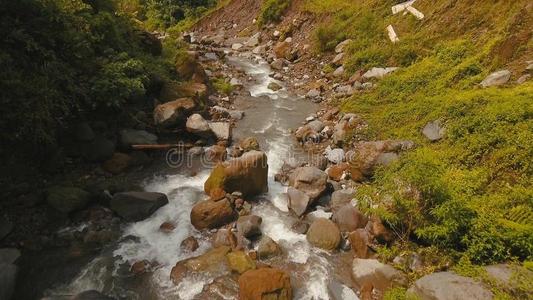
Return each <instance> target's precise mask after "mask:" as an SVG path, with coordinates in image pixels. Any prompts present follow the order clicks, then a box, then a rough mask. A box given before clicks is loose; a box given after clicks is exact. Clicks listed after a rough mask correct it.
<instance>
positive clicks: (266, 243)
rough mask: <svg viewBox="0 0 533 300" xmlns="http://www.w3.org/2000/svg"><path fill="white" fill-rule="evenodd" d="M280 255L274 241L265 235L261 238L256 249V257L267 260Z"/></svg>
mask: <svg viewBox="0 0 533 300" xmlns="http://www.w3.org/2000/svg"><path fill="white" fill-rule="evenodd" d="M280 254H281V248H280V247H279V245H278V244H277V243H276V242H274V240H272V239H271V238H270V237H268V236H266V235H265V236H263V238H261V240H260V241H259V245H258V247H257V256H258V257H259V259H268V258H271V257H274V256H278V255H280Z"/></svg>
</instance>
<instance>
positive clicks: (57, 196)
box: [46, 186, 90, 213]
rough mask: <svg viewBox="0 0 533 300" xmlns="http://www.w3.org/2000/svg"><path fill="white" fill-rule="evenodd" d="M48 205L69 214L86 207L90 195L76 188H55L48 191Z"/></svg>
mask: <svg viewBox="0 0 533 300" xmlns="http://www.w3.org/2000/svg"><path fill="white" fill-rule="evenodd" d="M46 201H47V202H48V205H50V206H52V207H53V208H55V209H56V210H58V211H60V212H63V213H70V212H73V211H75V210H79V209H82V208H84V207H85V206H87V204H88V203H89V201H90V194H89V193H88V192H86V191H85V190H82V189H80V188H76V187H62V186H56V187H52V188H50V189H49V190H48V196H47V198H46Z"/></svg>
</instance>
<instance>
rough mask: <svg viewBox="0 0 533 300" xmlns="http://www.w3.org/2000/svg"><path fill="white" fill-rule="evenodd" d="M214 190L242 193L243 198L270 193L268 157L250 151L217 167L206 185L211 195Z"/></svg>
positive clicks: (205, 188) (206, 190)
mask: <svg viewBox="0 0 533 300" xmlns="http://www.w3.org/2000/svg"><path fill="white" fill-rule="evenodd" d="M214 189H223V190H224V191H226V192H228V193H232V192H235V191H240V192H242V193H243V196H254V195H258V194H261V193H265V192H267V191H268V164H267V157H266V154H265V153H264V152H261V151H255V150H252V151H249V152H246V153H245V154H243V156H241V157H239V158H237V159H233V160H231V161H228V162H224V163H221V164H219V165H217V166H216V167H215V168H214V169H213V171H212V172H211V175H210V176H209V178H208V179H207V181H206V182H205V184H204V190H205V192H206V193H207V194H211V191H212V190H214Z"/></svg>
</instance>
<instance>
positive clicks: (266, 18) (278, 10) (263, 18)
mask: <svg viewBox="0 0 533 300" xmlns="http://www.w3.org/2000/svg"><path fill="white" fill-rule="evenodd" d="M290 4H291V1H290V0H265V1H264V2H263V5H262V6H261V13H260V15H259V24H260V25H265V24H268V23H272V22H277V21H279V20H280V19H281V16H282V15H283V12H284V11H285V10H286V9H287V8H288V7H289V5H290Z"/></svg>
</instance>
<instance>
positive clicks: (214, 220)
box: [191, 199, 236, 230]
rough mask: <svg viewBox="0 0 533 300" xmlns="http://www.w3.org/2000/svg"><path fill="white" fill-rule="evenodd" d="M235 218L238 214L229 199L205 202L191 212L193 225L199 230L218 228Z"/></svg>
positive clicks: (199, 203) (197, 205) (196, 205)
mask: <svg viewBox="0 0 533 300" xmlns="http://www.w3.org/2000/svg"><path fill="white" fill-rule="evenodd" d="M235 218H236V213H235V211H234V210H233V207H232V206H231V203H230V202H229V200H228V199H222V200H219V201H213V200H203V201H200V202H198V203H196V204H195V205H194V206H193V208H192V210H191V223H192V225H193V226H194V227H195V228H196V229H198V230H201V229H212V228H218V227H220V226H223V225H226V224H228V223H230V222H232V221H233V220H235Z"/></svg>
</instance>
